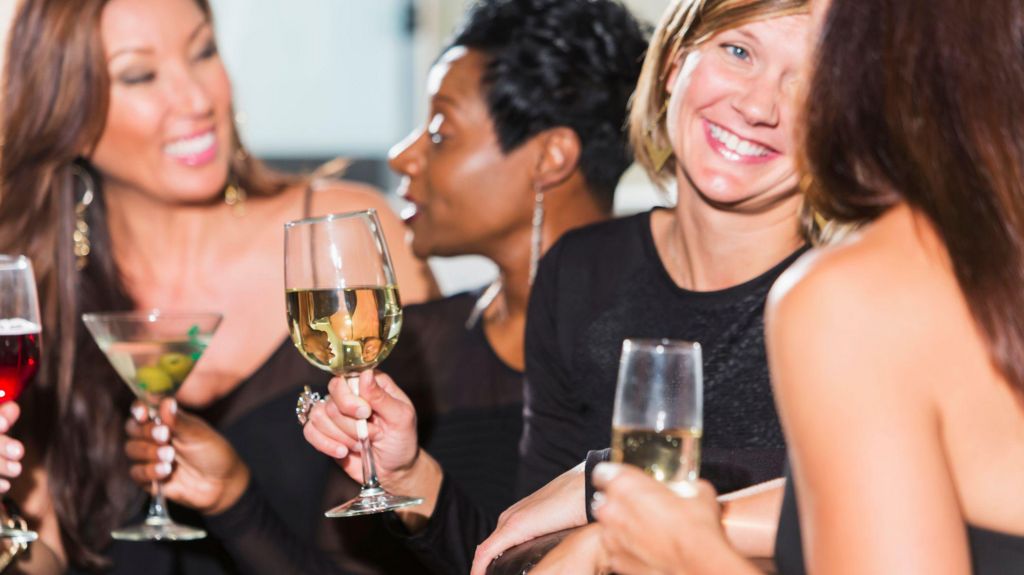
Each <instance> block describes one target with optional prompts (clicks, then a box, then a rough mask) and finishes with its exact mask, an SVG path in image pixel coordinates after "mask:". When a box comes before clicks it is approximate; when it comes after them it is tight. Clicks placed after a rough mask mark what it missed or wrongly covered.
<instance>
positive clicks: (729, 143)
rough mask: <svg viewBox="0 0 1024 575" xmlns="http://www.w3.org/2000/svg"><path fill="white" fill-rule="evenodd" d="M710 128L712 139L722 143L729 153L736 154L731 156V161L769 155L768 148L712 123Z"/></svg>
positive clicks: (709, 124)
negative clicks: (745, 157) (743, 157)
mask: <svg viewBox="0 0 1024 575" xmlns="http://www.w3.org/2000/svg"><path fill="white" fill-rule="evenodd" d="M708 126H709V127H710V128H711V137H712V138H714V139H716V140H718V141H719V142H721V143H722V145H724V146H725V147H726V148H728V149H729V151H731V152H735V155H736V157H732V155H730V159H739V156H747V157H755V158H759V157H763V156H767V155H768V148H765V147H764V146H761V145H759V144H755V143H753V142H751V141H748V140H744V139H741V138H740V137H739V136H737V135H736V134H733V133H732V132H730V131H728V130H726V129H725V128H722V127H721V126H718V125H715V124H712V123H710V122H709V123H708Z"/></svg>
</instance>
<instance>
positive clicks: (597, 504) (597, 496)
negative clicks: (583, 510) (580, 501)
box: [590, 491, 604, 513]
mask: <svg viewBox="0 0 1024 575" xmlns="http://www.w3.org/2000/svg"><path fill="white" fill-rule="evenodd" d="M603 505H604V493H601V492H600V491H595V492H594V499H593V500H592V501H591V502H590V512H591V513H597V510H598V509H600V508H601V507H602V506H603Z"/></svg>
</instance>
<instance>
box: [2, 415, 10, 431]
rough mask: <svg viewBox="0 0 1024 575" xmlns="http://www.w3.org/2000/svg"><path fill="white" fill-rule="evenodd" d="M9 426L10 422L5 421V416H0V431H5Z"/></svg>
mask: <svg viewBox="0 0 1024 575" xmlns="http://www.w3.org/2000/svg"><path fill="white" fill-rule="evenodd" d="M10 426H11V423H10V422H9V421H7V418H6V417H2V416H0V433H6V432H7V428H8V427H10Z"/></svg>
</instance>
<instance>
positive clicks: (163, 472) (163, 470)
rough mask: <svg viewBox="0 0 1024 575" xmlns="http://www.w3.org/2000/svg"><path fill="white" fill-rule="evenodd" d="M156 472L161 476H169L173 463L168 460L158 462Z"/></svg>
mask: <svg viewBox="0 0 1024 575" xmlns="http://www.w3.org/2000/svg"><path fill="white" fill-rule="evenodd" d="M156 474H157V475H158V476H160V477H167V476H168V475H170V474H171V464H170V463H167V462H166V461H164V462H161V463H157V464H156Z"/></svg>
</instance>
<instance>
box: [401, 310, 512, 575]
mask: <svg viewBox="0 0 1024 575" xmlns="http://www.w3.org/2000/svg"><path fill="white" fill-rule="evenodd" d="M479 295H480V293H479V291H474V292H468V293H462V294H458V295H454V296H451V297H447V298H444V299H441V300H437V301H433V302H427V303H424V304H419V305H413V306H409V307H407V308H405V311H404V314H403V315H404V317H403V325H402V335H401V337H400V339H399V344H398V345H397V346H395V350H394V351H393V352H392V354H391V356H390V357H389V358H388V359H387V361H385V362H384V363H383V364H382V365H381V369H382V370H383V371H385V372H387V373H388V374H389V375H391V376H392V377H393V378H394V380H395V382H396V383H398V385H400V386H401V387H402V388H403V389H404V390H405V392H406V393H407V394H409V396H410V399H412V401H413V403H414V404H415V405H416V411H417V415H418V418H419V420H418V422H419V436H420V443H421V445H422V446H423V448H424V449H425V450H426V451H427V452H429V453H430V454H431V455H432V456H434V458H435V459H437V461H438V462H439V463H440V464H441V467H442V468H443V469H444V473H445V477H444V480H443V484H442V487H441V493H440V495H439V498H438V501H437V505H436V507H435V511H434V514H433V515H432V516H431V518H430V520H429V521H428V523H427V526H426V528H425V529H424V531H422V532H419V533H417V534H416V535H415V536H409V535H408V533H407V532H406V531H405V529H404V527H402V524H401V522H400V521H399V520H398V519H397V518H396V517H394V516H390V519H389V521H388V524H389V526H391V528H392V530H393V531H394V532H395V533H396V535H399V536H400V537H401V538H402V539H404V540H405V542H406V544H407V545H408V546H409V548H410V549H411V550H413V551H414V552H415V553H416V555H417V557H419V558H420V559H421V560H422V561H423V562H424V563H425V564H427V565H429V566H430V567H431V568H432V570H433V571H434V572H435V573H443V574H450V573H468V572H469V568H470V566H471V564H472V561H473V553H474V550H475V549H476V546H477V544H479V543H480V542H481V541H483V539H484V538H486V537H487V535H489V534H490V532H491V530H492V529H493V528H494V525H495V524H496V523H497V517H498V515H499V514H500V513H501V512H502V511H504V510H505V508H507V507H508V506H509V505H511V504H512V503H514V501H515V480H516V469H517V467H518V463H519V456H518V445H519V437H520V435H521V434H522V424H523V417H522V409H523V408H522V405H523V374H522V373H521V372H519V371H516V370H514V369H512V368H511V367H509V366H508V365H507V364H505V363H504V362H503V361H502V360H501V359H500V358H499V357H498V356H497V355H496V354H495V352H494V350H493V348H491V346H490V344H489V343H488V341H487V338H486V337H485V335H484V331H483V326H482V323H481V322H477V323H476V325H473V326H471V327H468V328H467V326H466V320H467V319H468V318H469V316H470V314H471V312H472V309H473V306H474V304H475V302H476V300H477V299H478V297H479Z"/></svg>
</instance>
